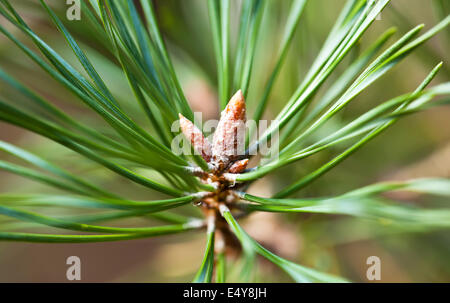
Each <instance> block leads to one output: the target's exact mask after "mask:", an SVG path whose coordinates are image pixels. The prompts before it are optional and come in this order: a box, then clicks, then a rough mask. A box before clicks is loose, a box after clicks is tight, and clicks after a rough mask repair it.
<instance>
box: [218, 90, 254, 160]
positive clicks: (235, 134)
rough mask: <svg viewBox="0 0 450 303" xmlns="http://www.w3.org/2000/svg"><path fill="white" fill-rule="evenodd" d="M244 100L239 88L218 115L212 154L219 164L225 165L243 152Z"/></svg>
mask: <svg viewBox="0 0 450 303" xmlns="http://www.w3.org/2000/svg"><path fill="white" fill-rule="evenodd" d="M245 122H246V114H245V100H244V96H243V95H242V91H241V90H239V91H238V92H237V93H236V94H235V95H234V96H233V97H232V98H231V100H230V101H229V102H228V105H227V107H226V108H225V109H224V110H223V111H222V113H221V115H220V120H219V124H218V125H217V129H216V131H215V133H214V137H213V146H212V156H213V160H214V162H215V163H217V164H219V166H227V165H228V164H229V163H230V162H231V161H234V160H236V159H237V158H238V157H239V156H240V155H243V154H244V152H245Z"/></svg>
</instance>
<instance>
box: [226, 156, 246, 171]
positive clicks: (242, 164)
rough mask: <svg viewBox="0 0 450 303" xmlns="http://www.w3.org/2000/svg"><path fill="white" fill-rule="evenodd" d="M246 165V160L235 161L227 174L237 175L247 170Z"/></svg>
mask: <svg viewBox="0 0 450 303" xmlns="http://www.w3.org/2000/svg"><path fill="white" fill-rule="evenodd" d="M247 164H248V159H243V160H239V161H236V162H234V163H233V164H232V165H231V167H230V169H229V170H228V172H230V173H232V174H238V173H240V172H241V171H243V170H244V169H246V168H247Z"/></svg>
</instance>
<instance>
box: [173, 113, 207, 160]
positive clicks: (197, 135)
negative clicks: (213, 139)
mask: <svg viewBox="0 0 450 303" xmlns="http://www.w3.org/2000/svg"><path fill="white" fill-rule="evenodd" d="M178 116H179V117H180V127H181V131H182V132H183V134H184V136H185V137H186V139H188V140H189V141H190V142H191V145H192V147H193V148H194V149H195V150H196V151H197V152H198V153H199V154H200V155H201V156H202V158H203V159H205V161H206V162H209V161H211V144H210V143H209V141H208V139H206V138H205V136H203V133H202V131H201V130H199V129H198V128H197V127H196V126H195V125H194V123H192V122H191V121H189V120H188V119H186V118H185V117H184V116H183V115H182V114H178Z"/></svg>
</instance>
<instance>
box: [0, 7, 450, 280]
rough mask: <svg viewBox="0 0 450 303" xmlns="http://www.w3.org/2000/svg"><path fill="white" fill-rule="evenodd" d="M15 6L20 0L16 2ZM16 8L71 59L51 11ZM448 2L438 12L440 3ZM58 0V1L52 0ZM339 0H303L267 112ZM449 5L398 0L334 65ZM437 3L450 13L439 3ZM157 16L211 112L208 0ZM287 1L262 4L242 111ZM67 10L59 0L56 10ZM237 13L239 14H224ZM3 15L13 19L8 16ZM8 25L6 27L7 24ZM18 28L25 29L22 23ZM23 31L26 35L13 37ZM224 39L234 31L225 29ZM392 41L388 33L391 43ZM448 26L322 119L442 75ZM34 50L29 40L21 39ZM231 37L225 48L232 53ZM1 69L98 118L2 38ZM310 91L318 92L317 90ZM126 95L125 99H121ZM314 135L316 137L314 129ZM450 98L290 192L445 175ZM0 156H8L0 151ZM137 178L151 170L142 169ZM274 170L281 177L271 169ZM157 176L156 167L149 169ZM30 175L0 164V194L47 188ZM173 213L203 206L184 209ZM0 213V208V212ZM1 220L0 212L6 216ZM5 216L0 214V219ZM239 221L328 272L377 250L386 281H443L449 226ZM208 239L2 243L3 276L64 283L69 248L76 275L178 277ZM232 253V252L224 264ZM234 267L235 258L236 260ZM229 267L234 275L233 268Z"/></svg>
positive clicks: (347, 273) (291, 83)
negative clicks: (429, 229) (404, 228)
mask: <svg viewBox="0 0 450 303" xmlns="http://www.w3.org/2000/svg"><path fill="white" fill-rule="evenodd" d="M16 2H17V4H16ZM13 3H14V5H16V8H17V9H18V10H19V12H21V13H22V16H23V17H24V18H25V19H26V20H27V22H29V24H30V25H31V27H32V28H33V29H34V30H35V31H36V32H37V33H39V34H40V36H41V37H43V38H44V40H45V41H46V42H47V43H49V44H50V45H51V46H52V47H54V48H55V49H56V50H57V51H58V52H59V53H60V54H61V55H63V57H64V58H66V59H67V60H68V61H69V62H71V63H73V64H74V66H76V67H79V65H78V62H77V61H76V59H75V58H74V55H73V53H72V52H71V50H70V49H69V48H68V46H67V45H66V43H65V41H64V39H63V38H62V36H61V35H60V33H59V32H58V31H57V30H56V29H55V28H54V26H53V24H52V23H51V21H50V20H49V18H48V16H47V15H46V13H45V12H44V11H43V9H42V8H41V7H40V5H39V4H38V3H37V2H36V1H32V0H17V1H13ZM239 3H240V2H239V1H238V0H235V1H232V12H235V14H232V16H231V18H232V19H231V20H232V22H231V24H232V25H233V24H234V25H235V28H234V31H232V35H235V31H236V28H237V23H238V22H237V20H238V18H239V13H238V12H237V11H236V7H237V6H238V4H239ZM437 3H444V9H443V8H442V7H439V6H438V5H436V4H437ZM51 4H52V5H53V3H51ZM343 4H344V1H343V0H312V1H309V2H308V3H307V5H306V9H305V11H304V13H303V17H302V18H301V21H300V24H299V28H298V30H297V32H296V34H295V37H294V41H293V44H292V46H291V48H290V50H289V54H288V59H287V61H286V63H285V64H284V66H283V69H282V72H281V75H280V78H279V79H278V81H277V83H276V85H275V88H274V91H273V93H272V95H271V97H270V100H269V108H268V111H267V113H266V116H265V118H267V119H271V118H273V117H274V116H275V115H276V113H277V112H278V111H279V110H280V109H281V108H282V106H283V105H284V104H285V102H286V101H287V100H288V99H289V97H290V96H291V94H292V93H293V92H294V91H295V89H296V87H297V86H298V84H299V83H300V81H301V79H302V77H303V76H304V75H305V73H306V72H307V71H308V68H309V66H310V65H311V63H312V61H313V60H314V58H315V56H316V55H317V53H318V51H319V50H320V47H321V44H322V43H323V41H324V39H325V38H326V36H327V34H328V32H329V30H330V29H331V27H332V25H333V23H334V21H335V19H336V17H337V15H338V13H339V11H340V9H341V8H342V6H343ZM448 4H449V3H448V2H446V1H433V0H394V1H392V2H391V3H390V4H389V5H388V6H387V8H386V9H385V10H384V11H383V13H382V14H381V16H380V17H379V18H378V19H379V20H377V21H375V22H374V24H373V25H372V26H371V27H370V29H369V31H368V32H367V33H366V34H365V35H364V36H363V38H362V39H361V41H360V43H359V45H358V47H357V49H356V50H355V51H353V52H352V53H350V54H349V55H348V56H347V58H346V60H345V62H343V64H341V66H340V67H339V68H338V71H337V72H335V73H334V74H335V76H337V75H339V74H340V72H341V71H343V70H344V69H345V67H346V66H347V65H348V63H349V62H351V61H352V60H353V59H354V58H355V57H356V56H357V55H358V52H360V51H363V50H364V49H366V47H367V46H368V45H370V44H371V42H373V41H374V40H375V39H377V37H378V36H379V35H380V34H381V33H382V32H384V31H385V30H386V29H388V28H390V27H392V26H396V27H397V28H398V32H397V34H396V35H395V38H398V37H399V36H400V35H402V34H403V33H405V32H406V31H408V30H409V29H410V28H412V27H413V26H415V25H417V24H420V23H424V24H425V30H426V29H428V28H430V27H431V26H432V25H434V24H436V23H437V22H438V21H439V20H441V19H442V17H443V16H446V15H448V13H449V10H448V8H449V6H450V5H448ZM445 5H446V9H445ZM155 6H156V8H157V12H158V18H159V22H160V26H161V28H162V31H163V33H164V34H165V37H166V42H167V43H168V47H169V50H170V52H171V55H172V59H173V60H174V62H175V68H176V71H177V74H178V76H179V77H180V79H181V81H182V85H183V88H184V91H185V93H186V96H187V98H188V99H189V101H190V103H191V105H192V107H193V109H194V111H202V112H203V113H204V118H205V119H210V118H216V117H217V115H218V109H217V95H216V87H215V86H216V75H215V73H216V71H215V61H214V53H213V45H212V40H211V32H210V31H209V21H208V16H207V6H206V1H204V0H187V1H182V0H158V1H155ZM289 6H290V1H271V2H270V9H268V10H266V14H265V15H264V19H263V28H262V29H261V35H260V37H259V41H258V45H257V53H256V58H255V62H256V63H255V66H254V72H253V75H252V82H251V85H250V91H249V96H248V98H247V101H248V104H249V111H250V112H251V111H252V100H257V99H258V98H259V97H260V96H261V94H262V89H263V84H264V83H265V81H266V79H267V77H268V75H269V71H270V70H271V68H272V66H273V64H274V59H273V57H274V55H275V53H276V51H277V43H278V42H279V40H280V39H281V37H280V35H281V34H280V33H281V31H282V29H283V25H284V23H285V21H286V20H285V19H286V16H287V11H288V9H289ZM54 7H55V8H56V9H58V11H59V12H60V13H61V15H62V16H63V15H64V14H65V12H64V9H65V6H64V1H61V3H59V4H58V5H56V6H54ZM233 21H234V22H233ZM0 23H1V24H2V25H5V26H7V28H8V29H9V28H10V27H9V26H8V25H7V24H6V21H5V20H4V19H3V18H0ZM66 25H67V26H68V28H69V29H70V30H71V31H72V32H73V33H74V34H75V36H76V37H77V38H78V39H79V40H78V41H79V42H80V43H81V45H82V46H83V49H84V50H85V51H86V52H87V53H88V55H89V56H90V58H91V59H92V61H93V63H94V65H95V67H96V68H97V69H98V70H99V72H100V75H101V76H102V78H103V79H104V80H105V82H106V83H107V85H108V86H109V87H110V88H111V90H112V92H113V93H114V94H115V95H116V96H117V98H118V99H119V100H120V101H122V104H125V105H126V110H127V111H128V112H129V113H131V115H132V116H133V117H134V118H135V119H136V120H137V121H140V122H141V125H144V126H146V122H145V116H144V114H143V113H141V112H140V109H139V108H138V107H137V106H136V103H135V102H131V99H132V98H134V97H133V96H132V93H131V91H130V89H129V88H128V86H127V82H126V80H125V78H124V75H123V74H122V72H121V70H120V68H119V67H118V66H117V65H116V64H114V63H111V61H109V60H105V56H107V57H108V58H109V57H110V55H109V54H108V52H107V51H106V50H105V49H104V46H103V45H102V41H100V40H98V39H97V37H96V35H95V32H93V31H92V30H91V29H90V28H89V24H88V23H87V22H83V16H82V19H81V21H71V22H69V21H68V22H66ZM11 30H12V31H14V29H12V28H11ZM17 34H18V36H19V37H21V38H23V36H22V35H20V34H19V33H17ZM22 41H26V39H22ZM232 41H234V40H233V39H232ZM392 41H393V39H392ZM449 43H450V32H449V29H447V31H442V32H441V33H440V34H439V35H437V37H435V38H433V39H431V40H430V41H429V42H427V44H426V45H425V46H423V47H421V48H420V50H419V51H417V52H415V53H414V54H413V55H411V56H410V57H409V58H408V59H407V60H405V62H403V63H401V64H400V65H399V66H398V67H396V68H395V69H394V70H393V71H391V72H389V73H388V74H386V75H385V76H384V77H382V79H380V80H378V81H377V82H375V83H374V84H373V85H372V86H370V87H369V88H368V89H367V90H366V91H365V93H363V94H362V95H360V96H358V97H357V98H356V99H355V100H354V101H353V102H352V103H351V104H350V106H349V107H348V108H347V109H346V110H345V111H344V114H343V115H341V116H340V119H341V120H340V121H335V122H334V123H332V124H330V125H328V127H329V128H339V127H340V125H341V123H345V121H347V120H348V119H351V118H354V117H356V116H357V115H360V114H361V113H363V112H365V111H367V110H368V109H370V108H372V107H374V106H375V105H377V104H380V103H381V102H382V101H385V100H388V99H390V98H392V97H394V96H397V95H399V94H403V93H405V92H408V91H410V90H412V89H414V88H415V87H416V86H417V85H418V84H419V83H420V82H421V80H422V79H423V78H424V77H425V75H426V74H427V73H428V72H429V71H430V70H431V69H432V68H433V66H435V65H436V64H437V63H438V62H439V61H441V60H442V61H444V68H443V69H442V70H441V72H440V73H439V74H438V76H437V77H436V79H435V80H433V84H436V83H441V82H444V81H448V80H449V74H450V67H449V64H448V63H449V62H448V61H449V54H450V52H449ZM27 45H29V46H30V47H31V43H29V41H27ZM234 46H235V45H232V46H231V49H233V47H234ZM0 65H1V67H2V68H3V69H4V70H6V71H7V72H8V73H10V74H11V75H13V76H14V77H16V78H18V79H19V80H21V81H22V82H23V83H25V84H27V85H28V86H29V87H31V88H33V89H35V90H36V91H38V92H39V93H41V94H42V95H44V96H45V97H47V98H48V99H50V100H52V101H53V102H54V104H56V105H58V106H60V107H61V108H63V109H64V110H65V111H66V112H67V113H70V114H71V115H73V116H75V117H77V119H79V120H80V121H83V122H85V123H86V124H88V125H95V127H96V128H102V127H105V130H106V127H107V126H106V125H103V124H102V123H103V122H101V121H100V120H99V119H97V118H96V117H95V116H94V114H92V113H91V112H90V111H89V110H87V109H86V108H85V107H83V106H82V105H80V103H79V102H78V101H77V100H76V99H75V98H74V96H72V95H70V94H69V93H68V92H67V91H65V90H64V88H63V87H61V86H60V85H59V84H57V83H56V82H55V81H54V80H53V79H51V78H50V77H49V76H48V75H47V74H45V73H44V72H42V71H41V70H40V69H39V68H38V67H37V66H36V65H35V64H33V63H32V62H31V61H30V60H29V59H27V58H26V57H25V56H24V55H23V54H21V53H19V51H18V50H17V48H15V47H14V46H13V45H12V43H11V42H10V41H8V40H7V39H6V38H5V37H4V36H0ZM335 79H336V77H331V78H330V80H328V81H327V83H325V86H324V87H323V88H322V89H321V91H320V94H323V92H325V91H326V88H327V87H329V86H330V85H331V84H332V83H333V81H334V80H335ZM15 94H16V93H15V92H14V91H13V90H11V89H10V88H9V87H8V86H7V85H6V84H5V83H0V95H1V96H4V97H7V98H8V99H9V100H17V102H24V100H22V98H23V97H21V96H19V95H15ZM317 99H318V98H317ZM128 100H130V102H127V101H128ZM319 135H320V134H319ZM449 139H450V108H449V107H438V108H433V109H431V110H428V111H426V112H423V113H420V114H417V115H412V116H410V117H407V118H405V119H403V120H401V121H400V122H399V123H397V125H396V126H394V127H392V128H391V129H389V130H388V131H387V132H385V133H384V134H383V135H382V136H380V137H378V138H376V139H375V140H373V141H372V142H370V143H369V144H367V145H366V146H365V147H364V148H363V149H361V150H360V151H358V152H357V153H356V154H354V155H353V156H352V157H350V158H349V159H347V160H346V161H344V162H343V163H342V164H340V165H339V166H338V167H336V168H335V169H333V170H332V171H330V172H329V173H328V174H326V175H325V176H324V177H322V178H320V179H319V180H317V181H315V182H314V183H312V184H311V185H310V186H308V187H307V188H306V189H304V190H303V191H301V192H300V193H298V194H297V195H298V196H319V195H321V196H324V195H333V194H339V193H343V192H345V191H348V190H350V189H354V188H357V187H360V186H363V185H367V184H370V183H372V182H376V181H382V180H398V179H400V180H404V179H410V178H417V177H428V176H438V177H447V178H448V177H450V141H449ZM0 140H5V141H7V142H12V143H14V144H17V145H19V146H21V147H23V148H25V149H28V150H31V151H34V152H35V153H37V154H39V155H41V156H43V157H44V158H45V159H47V160H52V161H55V162H57V163H59V164H61V165H62V166H63V167H65V168H67V169H70V170H71V171H75V172H76V173H77V174H79V175H82V176H84V177H86V178H87V179H91V180H96V181H97V182H98V180H100V181H101V182H100V183H101V184H102V185H104V187H106V188H114V189H115V190H116V192H118V193H120V194H123V195H126V196H127V197H130V198H134V199H157V198H159V196H158V195H157V194H155V193H153V192H150V193H149V192H148V191H147V190H145V189H142V188H140V187H138V186H135V185H133V184H131V183H130V182H128V181H126V180H124V179H122V178H118V177H117V178H116V177H115V176H114V175H113V174H111V173H110V172H108V171H106V170H105V169H102V168H99V167H98V166H96V165H94V164H92V163H90V162H88V161H85V160H81V159H80V157H79V156H78V155H76V154H75V153H73V152H70V151H68V150H67V149H65V148H63V147H61V146H58V145H57V144H55V143H53V142H51V141H49V140H47V139H44V138H41V137H39V136H37V135H34V134H31V133H30V132H26V131H23V130H21V129H19V128H17V127H13V126H10V125H7V124H5V123H2V122H0ZM335 152H336V150H327V151H325V152H322V153H319V154H317V155H315V156H313V157H310V158H308V159H307V160H306V161H300V162H299V163H297V164H296V165H295V166H289V167H288V168H285V169H283V170H282V171H280V174H278V175H276V176H273V177H266V178H264V179H262V180H260V181H258V182H256V183H255V184H254V185H253V186H252V188H251V191H250V192H251V193H256V194H258V195H261V196H270V195H271V194H272V193H274V192H276V191H277V189H280V188H281V186H282V185H286V184H289V183H291V182H293V181H294V180H296V179H298V178H299V177H300V176H303V175H304V174H306V173H307V172H310V171H311V170H312V169H314V168H316V167H317V166H318V165H319V164H320V163H323V162H324V161H325V160H327V159H329V158H330V157H331V156H333V155H334V154H335ZM0 157H1V158H2V159H8V160H11V161H14V160H13V159H12V158H9V157H8V156H7V155H6V154H0ZM142 173H144V174H150V175H152V176H153V175H155V174H154V173H152V172H147V171H142ZM280 176H281V177H280ZM155 178H158V177H155ZM54 191H55V190H54V189H52V188H50V187H44V186H42V185H39V184H37V183H35V182H32V181H29V180H25V179H23V178H20V177H16V176H14V175H12V174H9V173H5V172H2V171H0V192H11V193H17V192H20V193H26V192H30V193H31V192H33V193H35V192H38V193H39V192H54ZM395 198H397V199H400V200H405V203H410V202H409V201H411V200H412V201H414V202H415V203H418V204H420V203H428V204H430V203H431V204H432V203H436V204H438V203H442V201H434V200H431V201H430V200H428V199H427V200H424V199H422V198H421V197H419V196H412V195H411V194H405V193H402V194H397V195H396V197H395ZM179 211H180V212H183V213H189V214H192V215H199V212H197V209H195V208H193V207H192V206H190V205H188V206H186V207H183V208H182V209H181V210H179ZM2 219H3V218H2ZM6 221H7V220H6V219H5V221H4V222H6ZM1 222H3V221H1ZM156 223H158V222H157V221H155V222H153V221H149V220H145V219H142V218H140V219H132V220H131V219H130V220H128V221H123V220H122V221H120V222H111V223H110V224H111V225H120V226H127V225H131V224H133V225H137V224H141V225H143V226H144V225H146V226H147V225H149V224H156ZM243 227H244V228H245V229H246V230H247V231H248V232H249V234H250V235H252V236H253V237H254V238H255V239H257V240H258V241H260V242H261V243H262V244H263V245H264V246H266V247H267V248H269V249H270V250H272V251H274V252H275V253H277V254H279V255H281V256H283V257H286V258H288V259H291V260H295V261H298V262H299V263H301V264H303V265H307V266H312V267H316V268H317V269H319V270H323V271H328V272H333V273H336V274H339V275H342V276H344V277H347V278H349V279H351V280H353V281H361V282H367V279H366V270H367V265H366V259H367V258H368V257H369V256H373V255H375V256H378V257H380V259H381V262H382V274H381V277H382V279H381V282H450V261H449V256H450V234H449V233H448V231H445V230H444V231H439V232H433V233H427V234H422V233H418V232H417V233H412V232H409V233H406V232H404V233H400V232H398V231H392V230H390V229H389V227H385V226H383V225H382V224H378V223H377V224H375V223H373V222H368V221H364V220H361V219H352V218H348V217H344V216H330V215H309V214H295V215H278V214H266V213H263V214H254V215H252V216H250V217H249V218H247V219H245V220H244V221H243ZM204 241H205V237H204V234H203V233H187V234H182V235H171V236H167V237H160V238H152V239H144V240H133V241H125V242H116V243H98V244H97V243H93V244H29V243H12V242H0V282H65V281H67V280H66V269H67V265H66V258H67V257H69V256H79V257H80V259H81V262H82V282H104V281H105V282H184V281H190V280H192V277H193V275H194V274H195V272H196V270H197V268H198V266H199V264H200V262H201V259H202V256H203V248H204ZM230 261H232V260H230ZM259 262H260V263H261V266H260V267H259V272H258V276H257V281H261V282H281V281H290V280H289V279H288V278H287V277H286V276H285V275H284V274H283V273H281V272H280V271H279V270H278V269H276V268H275V267H274V266H273V265H272V264H269V262H266V261H264V260H262V259H261V260H259ZM231 264H232V262H231ZM235 274H237V273H235Z"/></svg>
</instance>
